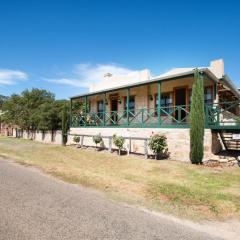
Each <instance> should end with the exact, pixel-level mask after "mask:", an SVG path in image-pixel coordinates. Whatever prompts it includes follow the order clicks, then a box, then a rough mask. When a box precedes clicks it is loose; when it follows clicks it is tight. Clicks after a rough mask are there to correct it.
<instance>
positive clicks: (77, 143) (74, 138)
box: [73, 135, 80, 147]
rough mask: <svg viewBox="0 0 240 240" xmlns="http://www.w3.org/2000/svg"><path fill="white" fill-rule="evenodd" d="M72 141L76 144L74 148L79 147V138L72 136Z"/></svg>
mask: <svg viewBox="0 0 240 240" xmlns="http://www.w3.org/2000/svg"><path fill="white" fill-rule="evenodd" d="M73 141H74V142H75V143H76V147H79V142H80V137H79V136H77V135H76V136H74V137H73Z"/></svg>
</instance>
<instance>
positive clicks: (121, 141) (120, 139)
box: [113, 134, 125, 155]
mask: <svg viewBox="0 0 240 240" xmlns="http://www.w3.org/2000/svg"><path fill="white" fill-rule="evenodd" d="M113 143H114V145H115V146H117V147H118V153H119V155H121V150H122V148H123V145H124V143H125V139H124V138H123V137H122V136H117V135H116V134H114V135H113Z"/></svg>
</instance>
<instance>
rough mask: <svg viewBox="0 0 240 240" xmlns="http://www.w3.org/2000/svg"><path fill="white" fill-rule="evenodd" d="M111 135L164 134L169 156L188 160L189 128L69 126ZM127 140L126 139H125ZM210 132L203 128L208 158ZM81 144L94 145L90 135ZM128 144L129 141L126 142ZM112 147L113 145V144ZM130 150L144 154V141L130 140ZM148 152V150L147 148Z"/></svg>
mask: <svg viewBox="0 0 240 240" xmlns="http://www.w3.org/2000/svg"><path fill="white" fill-rule="evenodd" d="M99 133H100V134H101V135H102V136H112V135H113V134H117V135H121V136H123V137H124V136H125V137H142V138H149V137H150V136H151V134H152V133H160V134H164V135H165V136H166V137H167V144H168V150H169V153H170V158H171V159H173V160H179V161H189V153H190V137H189V129H178V128H71V129H70V134H73V135H74V134H84V135H88V134H89V135H97V134H99ZM72 139H73V136H70V137H69V141H68V144H72V143H73V140H72ZM103 140H104V146H105V147H106V148H108V146H109V140H108V139H103ZM127 141H128V140H127ZM212 141H213V139H212V133H211V130H209V129H206V130H205V137H204V158H205V159H208V158H209V157H210V156H211V155H212ZM83 144H84V145H85V146H95V144H94V143H93V141H92V137H85V138H84V142H83ZM128 144H129V143H128ZM113 147H114V146H113ZM131 152H133V153H141V154H144V141H142V140H131ZM149 152H150V150H149Z"/></svg>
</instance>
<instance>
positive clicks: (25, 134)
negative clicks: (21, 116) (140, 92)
mask: <svg viewBox="0 0 240 240" xmlns="http://www.w3.org/2000/svg"><path fill="white" fill-rule="evenodd" d="M14 136H15V137H17V138H23V139H31V140H35V141H38V142H43V143H52V144H62V131H59V130H58V131H32V130H29V131H27V130H22V129H15V135H14Z"/></svg>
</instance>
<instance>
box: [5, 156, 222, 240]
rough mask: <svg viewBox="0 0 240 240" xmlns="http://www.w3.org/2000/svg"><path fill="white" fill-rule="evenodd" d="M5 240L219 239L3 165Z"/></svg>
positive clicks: (30, 169) (98, 195)
mask: <svg viewBox="0 0 240 240" xmlns="http://www.w3.org/2000/svg"><path fill="white" fill-rule="evenodd" d="M0 239H1V240H16V239H19V240H23V239H24V240H35V239H36V240H38V239H41V240H42V239H44V240H45V239H49V240H55V239H67V240H71V239H74V240H75V239H78V240H79V239H124V240H127V239H164V240H175V239H177V240H180V239H184V240H187V239H191V240H195V239H202V240H207V239H217V238H214V237H210V236H209V235H207V234H205V233H201V232H199V231H196V230H193V229H192V228H190V227H186V226H184V225H181V224H179V223H176V222H175V221H172V220H169V219H166V218H164V217H162V216H158V215H156V214H152V213H150V212H146V211H142V210H140V209H138V208H135V207H130V206H126V205H124V204H119V203H115V202H112V201H110V200H107V199H106V198H105V197H104V196H103V195H102V194H100V193H96V192H94V191H92V190H89V189H86V188H83V187H78V186H75V185H71V184H66V183H63V182H61V181H58V180H55V179H53V178H52V177H49V176H46V175H44V174H42V173H40V172H39V171H38V170H34V169H32V168H26V167H23V166H19V165H16V164H14V163H10V162H8V161H5V160H0Z"/></svg>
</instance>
